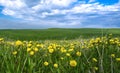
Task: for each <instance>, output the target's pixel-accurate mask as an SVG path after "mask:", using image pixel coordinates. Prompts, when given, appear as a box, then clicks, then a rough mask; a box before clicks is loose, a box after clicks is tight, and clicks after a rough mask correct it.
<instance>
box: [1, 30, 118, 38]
mask: <svg viewBox="0 0 120 73" xmlns="http://www.w3.org/2000/svg"><path fill="white" fill-rule="evenodd" d="M119 31H120V29H95V28H81V29H64V28H63V29H62V28H50V29H36V30H32V29H31V30H30V29H26V30H25V29H24V30H15V29H13V30H12V29H8V30H6V29H5V30H0V37H4V38H7V39H12V40H17V39H19V40H63V39H66V40H70V39H76V38H92V37H98V36H99V37H101V36H105V35H107V34H109V33H112V34H113V35H114V36H115V37H119V36H120V32H119Z"/></svg>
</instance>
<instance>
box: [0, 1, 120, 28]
mask: <svg viewBox="0 0 120 73" xmlns="http://www.w3.org/2000/svg"><path fill="white" fill-rule="evenodd" d="M0 5H1V6H4V9H2V14H4V15H8V16H11V17H14V18H20V19H22V20H23V21H26V22H25V23H24V24H27V23H29V22H31V23H32V25H35V24H37V25H42V26H56V25H57V26H59V27H87V26H90V25H91V26H95V27H96V26H97V24H98V22H99V24H100V26H101V27H102V26H104V25H107V24H109V19H111V18H115V17H116V18H118V17H120V15H119V12H120V0H119V2H118V3H116V4H113V5H104V4H101V3H99V2H97V0H89V1H88V3H86V2H85V0H80V1H79V2H78V0H0ZM109 14H116V15H118V16H116V15H113V16H109ZM102 20H104V22H106V23H103V22H100V21H102ZM118 20H119V19H118ZM116 21H117V20H114V21H112V22H116ZM33 22H34V23H33ZM117 22H118V21H117ZM88 24H89V25H88ZM103 24H104V25H103ZM116 24H118V23H116Z"/></svg>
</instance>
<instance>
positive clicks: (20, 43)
mask: <svg viewBox="0 0 120 73" xmlns="http://www.w3.org/2000/svg"><path fill="white" fill-rule="evenodd" d="M22 44H23V43H22V42H21V41H20V40H18V41H16V42H15V45H16V46H20V45H22Z"/></svg>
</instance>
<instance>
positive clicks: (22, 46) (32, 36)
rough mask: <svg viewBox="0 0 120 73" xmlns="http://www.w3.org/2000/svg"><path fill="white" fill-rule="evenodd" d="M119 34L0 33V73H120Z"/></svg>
mask: <svg viewBox="0 0 120 73" xmlns="http://www.w3.org/2000/svg"><path fill="white" fill-rule="evenodd" d="M119 30H120V29H93V28H89V29H87V28H84V29H57V28H52V29H41V30H0V73H120V70H119V69H120V38H119V36H120V32H119Z"/></svg>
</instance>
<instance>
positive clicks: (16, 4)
mask: <svg viewBox="0 0 120 73" xmlns="http://www.w3.org/2000/svg"><path fill="white" fill-rule="evenodd" d="M0 4H1V5H3V6H5V7H7V8H10V9H21V8H23V7H24V6H26V4H25V3H24V2H23V1H22V0H0Z"/></svg>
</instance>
